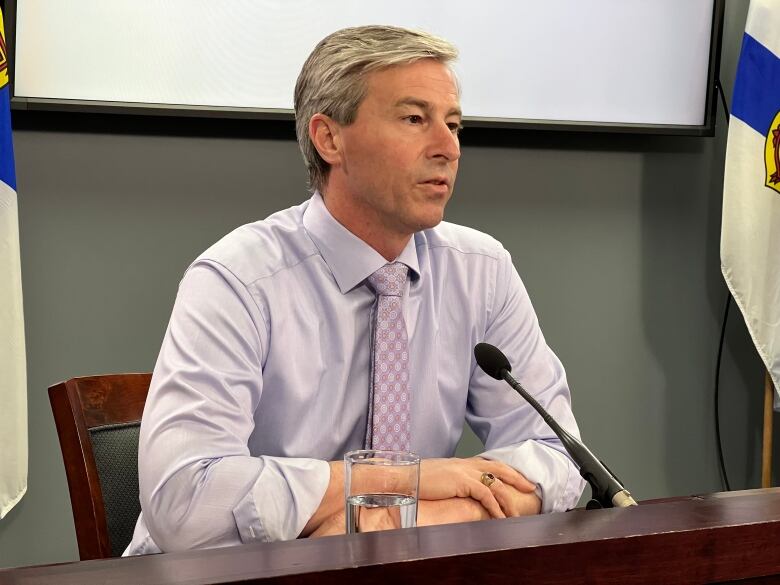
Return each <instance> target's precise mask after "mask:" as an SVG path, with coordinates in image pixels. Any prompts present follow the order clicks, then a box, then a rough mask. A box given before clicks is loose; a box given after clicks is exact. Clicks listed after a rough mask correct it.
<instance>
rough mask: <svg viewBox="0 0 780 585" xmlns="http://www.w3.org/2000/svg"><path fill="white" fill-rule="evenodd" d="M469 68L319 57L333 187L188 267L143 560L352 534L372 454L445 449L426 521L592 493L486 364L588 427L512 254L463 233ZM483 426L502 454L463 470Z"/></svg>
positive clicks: (312, 151) (315, 156) (416, 50)
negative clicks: (353, 471) (351, 460)
mask: <svg viewBox="0 0 780 585" xmlns="http://www.w3.org/2000/svg"><path fill="white" fill-rule="evenodd" d="M455 57H456V51H455V49H454V47H453V46H452V45H450V44H449V43H447V42H446V41H443V40H442V39H439V38H436V37H433V36H431V35H427V34H422V33H416V32H412V31H408V30H404V29H399V28H394V27H379V26H371V27H360V28H353V29H345V30H342V31H338V32H336V33H334V34H332V35H330V36H329V37H327V38H325V39H324V40H323V41H321V42H320V43H319V45H318V46H317V47H316V48H315V49H314V51H313V52H312V54H311V55H310V56H309V58H308V60H307V61H306V63H305V64H304V66H303V70H302V71H301V74H300V76H299V78H298V82H297V84H296V89H295V109H296V119H297V131H298V140H299V143H300V145H301V150H302V152H303V156H304V160H305V162H306V165H307V167H308V169H309V174H310V180H311V186H312V189H313V191H314V194H313V196H312V197H311V199H310V200H309V201H307V202H305V203H303V204H302V205H300V206H298V207H294V208H291V209H288V210H285V211H281V212H279V213H276V214H274V215H272V216H271V217H269V218H267V219H266V220H264V221H260V222H256V223H254V224H249V225H247V226H243V227H241V228H239V229H238V230H236V231H234V232H233V233H231V234H229V235H228V236H227V237H225V238H223V239H222V240H221V241H220V242H218V243H217V244H215V245H214V246H212V248H210V249H209V250H207V251H206V252H205V253H204V254H203V255H201V257H200V258H198V260H196V261H195V262H194V263H193V264H192V266H191V267H190V268H189V269H188V271H187V273H186V274H185V276H184V278H183V280H182V282H181V285H180V288H179V293H178V296H177V300H176V304H175V307H174V310H173V314H172V316H171V321H170V324H169V327H168V330H167V332H166V335H165V339H164V341H163V345H162V348H161V351H160V356H159V359H158V362H157V365H156V367H155V371H154V377H153V380H152V387H151V389H150V393H149V398H148V400H147V404H146V410H145V411H144V418H143V422H142V425H141V437H140V446H139V475H140V494H141V495H140V497H141V506H142V510H143V512H142V514H141V517H140V518H139V521H138V524H137V526H136V530H135V534H134V538H133V541H132V543H131V544H130V546H129V548H128V550H127V554H143V553H148V552H158V551H160V550H163V551H172V550H181V549H189V548H197V547H213V546H229V545H233V544H240V543H242V542H250V541H253V540H278V539H292V538H296V537H305V536H318V535H325V534H335V533H340V532H344V527H345V522H344V516H343V514H344V486H343V464H342V462H341V459H342V456H343V454H344V453H345V452H346V451H350V450H353V449H360V448H364V447H390V448H396V449H399V448H400V449H405V450H412V451H414V452H417V453H418V454H420V455H421V457H423V462H422V464H421V478H420V491H419V498H420V503H419V508H418V522H419V524H421V525H422V524H434V523H444V522H458V521H468V520H477V519H483V518H491V517H493V518H502V517H505V516H517V515H521V514H534V513H538V512H539V511H540V510H541V511H545V512H547V511H555V510H564V509H566V508H568V507H571V506H572V505H574V503H575V502H576V501H577V499H578V497H579V495H580V493H581V491H582V487H583V483H582V481H581V479H580V478H579V476H578V473H577V470H576V468H575V467H574V465H573V464H572V463H571V461H570V460H569V459H568V458H567V457H566V455H565V454H564V450H563V449H562V447H561V445H560V443H559V442H558V441H557V439H556V438H555V437H554V435H553V433H552V432H551V431H550V429H549V428H548V427H547V426H546V425H545V424H544V422H543V421H542V420H541V419H540V418H539V417H538V415H537V414H536V413H535V412H534V411H533V410H532V409H531V408H530V407H529V406H528V405H526V404H525V403H524V402H523V401H522V399H520V398H519V397H518V396H516V395H515V394H514V393H513V392H511V391H510V390H509V389H506V388H504V386H503V385H502V384H501V383H500V382H497V381H495V380H493V379H492V378H489V377H488V376H486V375H485V374H484V373H482V372H481V371H480V370H479V369H478V368H477V367H476V366H475V363H474V358H473V355H472V348H473V347H474V345H475V344H476V343H478V342H480V341H487V342H490V343H493V344H495V345H497V346H499V347H501V348H502V349H503V350H504V351H505V352H506V353H507V355H508V357H509V359H510V360H512V363H513V365H514V367H515V371H516V372H517V373H518V375H519V378H520V380H521V381H522V382H524V384H525V386H526V388H528V390H529V391H530V392H532V393H533V394H534V395H535V396H536V398H537V399H538V400H539V402H541V403H542V404H544V405H545V406H546V407H547V408H548V410H550V411H551V412H552V413H553V415H554V416H556V417H557V418H558V420H559V421H561V423H562V424H563V425H564V426H565V427H566V428H567V429H568V430H569V431H570V432H573V433H576V432H577V427H576V423H575V421H574V418H573V416H572V413H571V410H570V403H569V392H568V388H567V386H566V381H565V375H564V371H563V368H562V367H561V365H560V363H559V362H558V360H557V359H556V358H555V356H554V355H553V353H552V352H551V350H550V349H549V348H548V347H547V345H546V344H545V342H544V338H543V336H542V334H541V331H540V330H539V326H538V323H537V320H536V317H535V315H534V312H533V309H532V307H531V304H530V301H529V299H528V296H527V294H526V292H525V289H524V287H523V285H522V283H521V281H520V278H519V277H518V275H517V272H516V271H515V270H514V267H513V266H512V264H511V260H510V257H509V254H508V253H507V252H506V251H505V250H504V249H503V248H502V247H501V245H500V244H499V243H498V242H496V241H495V240H494V239H492V238H490V237H489V236H486V235H484V234H481V233H479V232H476V231H474V230H470V229H468V228H463V227H460V226H455V225H451V224H446V223H441V222H442V217H443V213H444V207H445V205H446V203H447V201H448V200H449V198H450V195H451V194H452V189H453V185H454V182H455V175H456V172H457V168H458V159H459V157H460V147H459V143H458V131H459V129H460V122H461V111H460V107H459V89H458V85H457V82H456V79H455V77H454V75H453V73H452V71H451V70H450V68H449V63H450V62H451V61H452V60H453V59H454V58H455ZM383 303H389V304H383ZM375 335H376V336H377V337H376V338H375V337H374V336H375ZM382 335H384V337H382ZM464 419H465V420H466V421H468V422H469V424H470V425H471V427H472V428H473V429H474V431H475V432H476V433H477V435H478V436H479V437H480V438H481V439H482V440H483V441H484V442H485V444H486V447H487V449H488V451H486V452H485V453H483V454H482V455H481V456H480V457H478V458H470V459H457V458H449V459H442V457H451V456H452V455H453V453H454V450H455V447H456V445H457V442H458V440H459V437H460V434H461V429H462V425H463V421H464ZM485 474H492V476H494V477H495V478H496V479H495V481H492V482H491V481H490V477H491V476H489V475H485ZM486 478H488V480H487V481H485V479H486Z"/></svg>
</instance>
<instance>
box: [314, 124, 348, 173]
mask: <svg viewBox="0 0 780 585" xmlns="http://www.w3.org/2000/svg"><path fill="white" fill-rule="evenodd" d="M309 137H310V138H311V141H312V143H313V144H314V148H316V149H317V152H318V153H320V156H321V157H322V159H323V160H324V161H325V162H326V163H328V164H329V165H331V166H332V165H335V164H338V163H339V162H340V161H341V154H342V153H341V125H340V124H339V123H338V122H336V121H335V120H334V119H333V118H331V117H330V116H326V115H325V114H314V115H313V116H312V117H311V120H309Z"/></svg>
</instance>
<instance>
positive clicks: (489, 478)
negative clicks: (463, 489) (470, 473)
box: [479, 471, 496, 487]
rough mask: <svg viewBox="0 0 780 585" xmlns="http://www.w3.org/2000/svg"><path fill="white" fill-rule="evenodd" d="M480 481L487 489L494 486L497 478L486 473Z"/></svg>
mask: <svg viewBox="0 0 780 585" xmlns="http://www.w3.org/2000/svg"><path fill="white" fill-rule="evenodd" d="M479 481H481V482H482V484H483V485H485V486H486V487H490V486H491V485H493V482H494V481H496V476H495V475H493V474H492V473H488V472H487V471H486V472H485V473H483V474H482V477H480V478H479Z"/></svg>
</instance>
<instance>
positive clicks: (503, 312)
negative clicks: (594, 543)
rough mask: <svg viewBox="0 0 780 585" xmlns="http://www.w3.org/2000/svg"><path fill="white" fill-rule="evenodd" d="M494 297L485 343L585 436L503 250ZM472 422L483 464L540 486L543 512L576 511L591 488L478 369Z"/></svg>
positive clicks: (508, 393)
mask: <svg viewBox="0 0 780 585" xmlns="http://www.w3.org/2000/svg"><path fill="white" fill-rule="evenodd" d="M495 290H496V294H495V297H494V299H495V300H494V306H493V307H492V308H491V312H490V315H491V317H490V320H489V322H488V325H487V330H486V332H485V339H484V341H486V342H488V343H491V344H493V345H495V346H496V347H498V348H499V349H501V350H502V351H503V352H504V353H505V354H506V355H507V357H508V358H509V360H510V363H511V364H512V371H513V373H514V375H515V377H517V379H518V380H519V381H520V383H521V384H523V386H524V387H525V389H526V390H528V391H529V392H530V393H531V394H532V395H533V396H534V397H535V398H536V399H537V400H538V401H539V403H540V404H541V405H542V406H544V407H545V408H546V409H547V410H548V412H550V414H552V416H553V417H555V419H556V420H557V421H558V422H559V423H560V424H561V426H563V427H564V428H566V430H568V431H569V432H570V433H572V434H574V435H576V436H579V430H578V428H577V423H576V421H575V420H574V415H573V413H572V410H571V396H570V393H569V387H568V384H567V382H566V374H565V372H564V369H563V366H562V365H561V363H560V361H559V360H558V358H557V357H556V356H555V354H554V353H553V352H552V350H551V349H550V348H549V347H548V346H547V343H546V341H545V339H544V336H543V335H542V331H541V329H540V327H539V322H538V320H537V317H536V313H535V312H534V309H533V306H532V305H531V301H530V299H529V297H528V293H527V292H526V290H525V287H524V286H523V283H522V281H521V280H520V277H519V275H518V274H517V271H516V270H515V268H514V266H513V265H512V261H511V258H510V256H509V253H508V252H506V251H505V250H503V249H502V250H501V254H500V256H499V260H498V264H497V270H496V282H495ZM466 418H467V421H468V423H469V425H470V426H471V428H472V429H473V430H474V432H475V433H476V434H477V436H479V438H480V439H482V441H483V443H484V444H485V446H486V449H487V450H486V451H485V452H484V453H482V454H480V457H485V458H488V459H497V460H500V461H503V462H504V463H507V464H508V465H511V466H512V467H514V468H515V469H517V470H518V471H520V472H521V473H522V474H523V475H525V476H526V477H527V478H528V479H529V480H530V481H532V482H533V483H535V484H537V486H538V495H539V496H540V498H541V499H542V511H544V512H551V511H561V510H566V509H568V508H571V507H573V506H574V505H575V504H576V502H577V500H578V498H579V496H580V495H581V493H582V489H583V487H584V482H583V480H582V479H581V478H580V476H579V472H578V471H577V468H576V466H575V465H574V463H573V462H572V461H571V460H570V458H569V457H568V455H567V454H566V451H565V449H564V448H563V446H562V445H561V443H560V440H559V439H558V438H557V437H556V436H555V434H554V433H553V432H552V430H551V429H550V428H549V426H547V424H546V423H545V422H544V420H543V419H542V418H541V417H540V416H539V415H538V414H537V413H536V411H535V410H533V408H532V407H531V406H530V405H528V404H527V403H526V402H525V401H524V400H523V399H522V398H521V397H520V396H519V395H517V394H516V393H515V392H514V391H513V390H512V389H511V388H509V386H507V385H506V384H505V383H504V382H503V381H499V380H495V379H493V378H491V377H489V376H488V375H487V374H485V373H484V372H482V370H481V369H480V368H479V367H478V366H476V364H474V369H473V371H472V376H471V382H470V387H469V400H468V408H467V414H466Z"/></svg>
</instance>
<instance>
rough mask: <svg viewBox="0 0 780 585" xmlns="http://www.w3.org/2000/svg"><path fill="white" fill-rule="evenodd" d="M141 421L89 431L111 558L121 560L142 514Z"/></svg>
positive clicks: (95, 428)
mask: <svg viewBox="0 0 780 585" xmlns="http://www.w3.org/2000/svg"><path fill="white" fill-rule="evenodd" d="M140 426H141V423H140V421H137V422H131V423H123V424H116V425H105V426H101V427H94V428H92V429H90V430H89V434H90V438H91V440H92V452H93V453H94V456H95V465H96V466H97V472H98V477H99V478H100V488H101V490H102V491H103V505H104V507H105V509H106V522H107V523H108V536H109V539H110V542H111V555H112V556H115V557H118V556H121V555H122V553H123V552H124V550H125V548H127V545H128V544H130V541H131V540H132V538H133V530H134V528H135V523H136V521H137V520H138V514H140V513H141V504H140V502H139V500H138V434H139V431H140Z"/></svg>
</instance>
